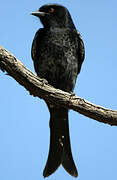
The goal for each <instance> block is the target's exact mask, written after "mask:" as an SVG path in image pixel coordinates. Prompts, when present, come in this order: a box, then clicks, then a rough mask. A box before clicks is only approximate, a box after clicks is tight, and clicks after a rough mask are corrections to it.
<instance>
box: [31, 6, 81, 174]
mask: <svg viewBox="0 0 117 180" xmlns="http://www.w3.org/2000/svg"><path fill="white" fill-rule="evenodd" d="M32 15H35V16H37V17H39V18H40V20H41V22H42V24H43V26H44V28H41V29H39V30H38V31H37V33H36V35H35V37H34V40H33V43H32V51H31V54H32V59H33V61H34V67H35V71H36V73H37V75H38V76H39V77H41V78H44V79H46V80H47V81H48V83H49V84H51V85H52V86H54V87H55V88H58V89H61V90H63V91H67V92H73V90H74V86H75V83H76V78H77V75H78V74H79V73H80V69H81V66H82V63H83V60H84V44H83V41H82V38H81V36H80V33H79V32H78V31H77V30H76V28H75V26H74V23H73V21H72V18H71V16H70V13H69V11H68V10H67V9H66V8H65V7H63V6H61V5H58V4H48V5H44V6H42V7H41V8H40V9H39V10H38V11H36V12H32ZM46 103H47V106H48V108H49V112H50V150H49V155H48V160H47V163H46V167H45V169H44V173H43V175H44V177H47V176H49V175H50V174H52V173H53V172H54V171H55V170H56V169H57V168H58V167H59V165H60V164H62V165H63V167H64V168H65V170H66V171H67V172H68V173H69V174H71V175H72V176H74V177H77V175H78V173H77V169H76V167H75V164H74V160H73V157H72V152H71V145H70V137H69V125H68V110H67V109H65V108H62V107H56V106H54V105H52V104H49V103H48V102H46Z"/></svg>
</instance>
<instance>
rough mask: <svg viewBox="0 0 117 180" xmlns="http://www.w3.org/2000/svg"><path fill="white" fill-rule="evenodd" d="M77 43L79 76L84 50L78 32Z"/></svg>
mask: <svg viewBox="0 0 117 180" xmlns="http://www.w3.org/2000/svg"><path fill="white" fill-rule="evenodd" d="M77 43H78V48H77V53H78V74H79V73H80V70H81V66H82V63H83V61H84V58H85V48H84V43H83V40H82V37H81V35H80V33H79V32H78V31H77Z"/></svg>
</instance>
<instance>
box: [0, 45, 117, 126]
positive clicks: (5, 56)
mask: <svg viewBox="0 0 117 180" xmlns="http://www.w3.org/2000/svg"><path fill="white" fill-rule="evenodd" d="M0 68H1V70H2V71H3V72H4V71H6V72H7V73H8V74H9V75H10V76H11V77H13V78H14V79H15V80H16V81H17V82H18V83H19V84H20V85H22V86H24V87H25V88H26V89H27V90H28V91H29V92H30V94H31V95H33V96H37V97H39V98H42V99H44V100H45V101H49V102H50V103H52V104H55V105H57V106H63V107H65V108H68V109H72V110H74V111H77V112H79V113H80V114H83V115H85V116H87V117H89V118H92V119H95V120H97V121H99V122H103V123H107V124H110V125H116V126H117V111H114V110H111V109H106V108H104V107H101V106H97V105H95V104H92V103H90V102H88V101H86V100H84V99H82V98H79V97H77V96H76V95H71V94H69V93H67V92H64V91H61V90H59V89H55V88H54V87H52V86H50V85H49V84H48V83H47V82H46V81H45V80H43V79H40V78H39V77H37V76H35V74H33V73H32V72H31V71H30V70H29V69H27V68H26V67H25V66H24V64H23V63H22V62H21V61H19V60H18V59H17V58H16V57H14V55H12V54H11V53H10V52H8V51H7V50H6V49H4V48H2V47H1V46H0Z"/></svg>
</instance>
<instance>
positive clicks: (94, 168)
mask: <svg viewBox="0 0 117 180" xmlns="http://www.w3.org/2000/svg"><path fill="white" fill-rule="evenodd" d="M50 2H51V3H60V4H62V5H64V6H66V7H67V8H68V9H69V11H70V13H71V15H72V18H73V20H74V23H75V25H76V27H77V29H78V30H79V31H80V32H81V34H82V38H83V40H84V43H85V50H86V58H85V62H84V64H83V66H82V70H81V73H80V75H79V77H78V79H77V84H76V88H75V93H76V94H77V95H78V96H80V97H82V98H85V99H87V100H88V101H91V102H93V103H95V104H98V105H101V106H104V107H106V108H111V109H116V108H117V83H116V77H117V70H116V68H117V43H116V42H117V10H116V7H117V1H116V0H111V1H106V0H98V1H93V0H89V1H85V0H79V1H76V0H72V1H68V0H66V1H65V0H59V1H58V0H55V1H53V0H51V1H48V0H43V1H39V0H30V1H28V0H20V1H16V0H11V1H7V0H4V1H1V3H0V17H1V21H0V23H1V27H0V44H1V45H2V46H3V47H5V48H6V49H8V50H9V51H10V52H12V53H13V54H14V55H15V56H16V57H17V58H19V59H20V60H22V61H23V63H24V64H25V65H26V66H27V67H28V68H29V69H31V70H32V71H33V72H34V68H33V63H32V60H31V55H30V51H31V44H32V40H33V37H34V34H35V33H36V31H37V30H38V29H39V28H40V27H42V25H41V24H40V22H39V21H38V19H37V18H35V17H33V16H31V15H30V12H31V11H34V10H37V9H38V8H39V7H40V6H41V5H43V4H46V3H50ZM69 123H70V135H71V144H72V152H73V157H74V160H75V163H76V166H77V168H78V172H79V177H78V179H79V180H84V179H88V180H94V179H95V180H99V179H100V180H103V179H106V180H110V179H112V180H116V179H117V173H116V171H117V141H116V139H117V127H111V126H109V125H106V124H102V123H99V122H96V121H95V120H92V119H89V118H87V117H84V116H82V115H80V114H78V113H76V112H73V111H70V114H69ZM48 150H49V113H48V109H47V107H46V105H45V103H44V101H43V100H40V99H39V98H35V97H32V96H30V95H29V93H28V91H26V90H25V89H24V88H23V87H21V86H20V85H19V84H18V83H17V82H16V81H15V80H14V79H12V78H11V77H9V76H7V75H5V74H4V73H3V72H0V180H27V179H28V180H42V179H43V176H42V172H43V169H44V166H45V163H46V160H47V155H48ZM50 179H51V180H55V179H56V180H59V179H67V180H71V179H73V177H71V176H69V175H68V174H67V173H66V172H65V171H64V169H63V168H61V167H60V168H59V169H58V170H57V171H56V173H54V174H53V175H52V176H50V177H49V178H48V180H50Z"/></svg>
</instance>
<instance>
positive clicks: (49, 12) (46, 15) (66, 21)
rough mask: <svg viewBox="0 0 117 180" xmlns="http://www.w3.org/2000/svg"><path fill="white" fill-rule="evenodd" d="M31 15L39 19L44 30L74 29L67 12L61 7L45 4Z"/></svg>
mask: <svg viewBox="0 0 117 180" xmlns="http://www.w3.org/2000/svg"><path fill="white" fill-rule="evenodd" d="M31 14H32V15H34V16H37V17H39V19H40V21H41V22H42V24H43V26H44V27H45V28H50V27H58V28H75V26H74V24H73V21H72V18H71V16H70V13H69V11H68V10H67V8H65V7H64V6H62V5H58V4H46V5H43V6H42V7H40V8H39V10H38V11H35V12H32V13H31Z"/></svg>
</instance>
